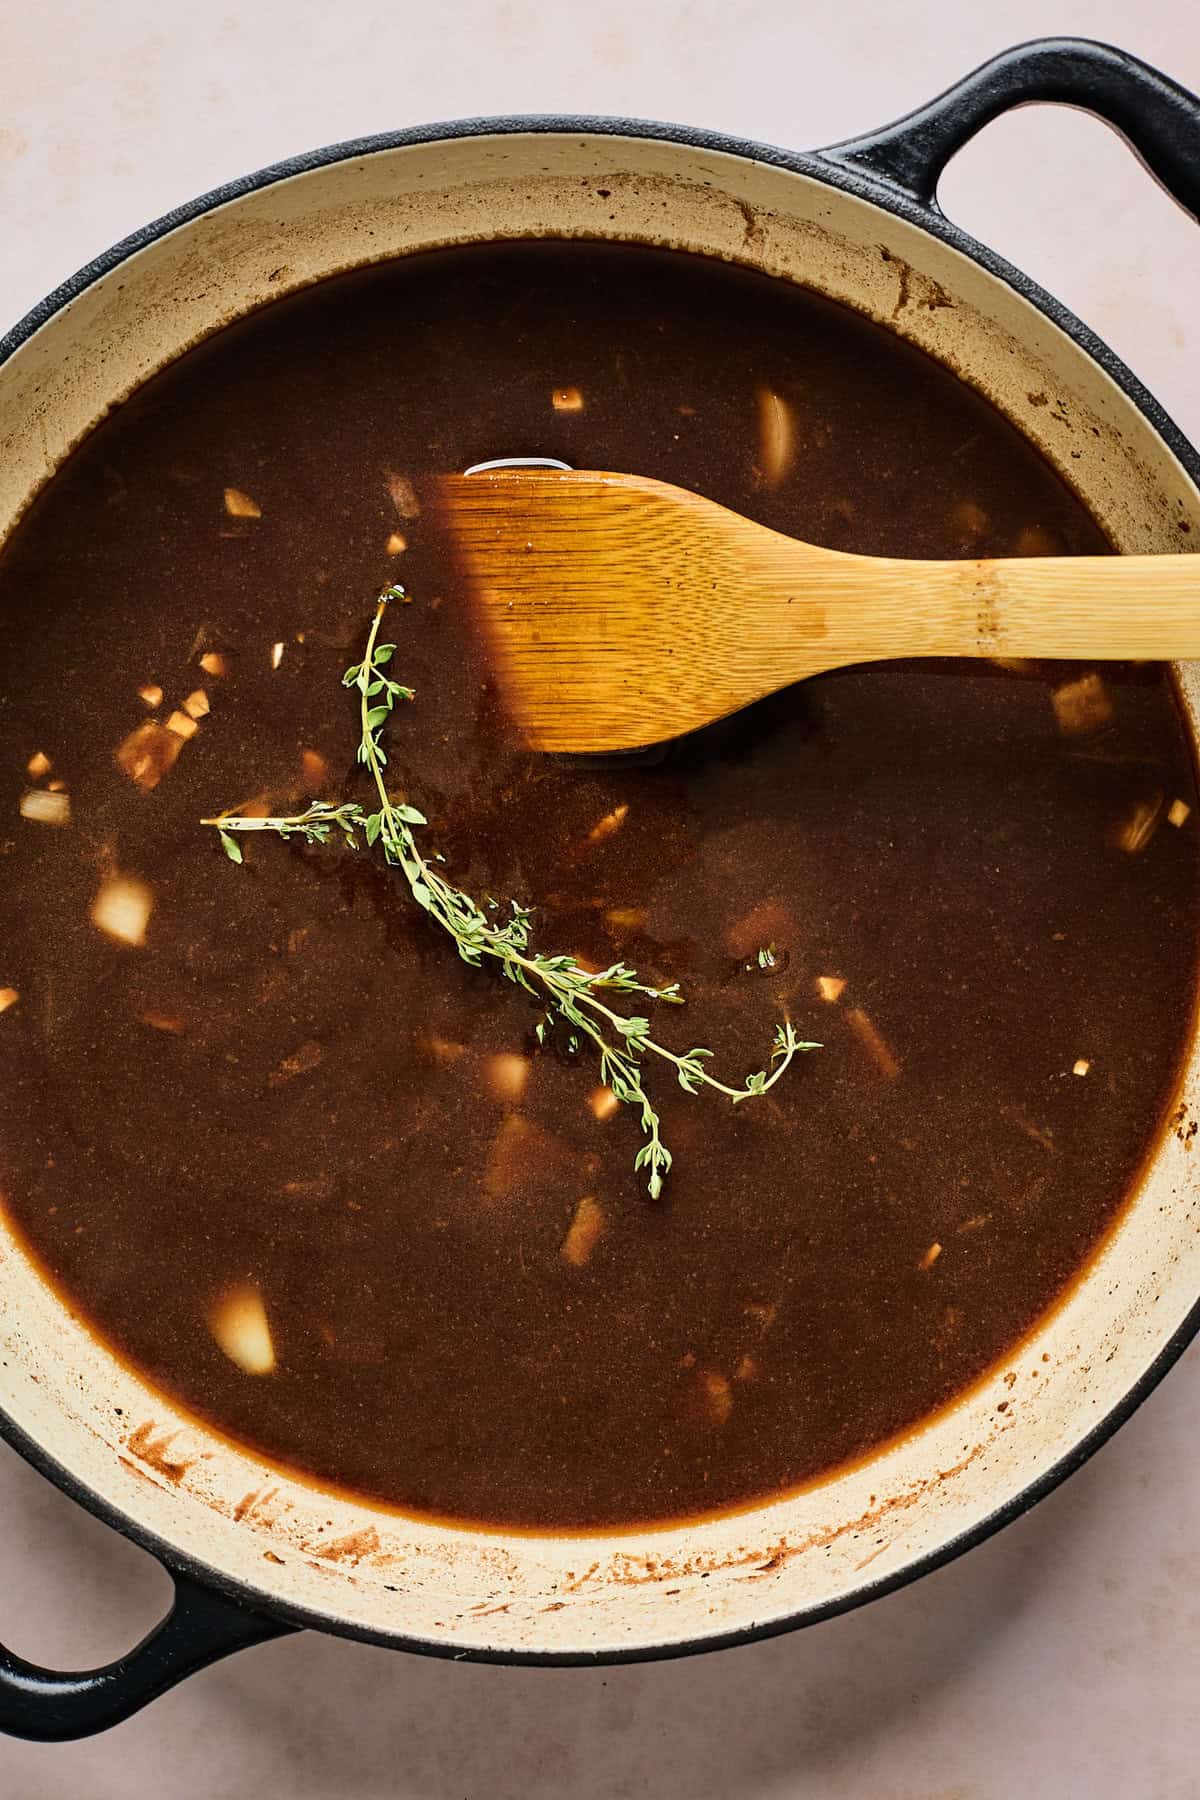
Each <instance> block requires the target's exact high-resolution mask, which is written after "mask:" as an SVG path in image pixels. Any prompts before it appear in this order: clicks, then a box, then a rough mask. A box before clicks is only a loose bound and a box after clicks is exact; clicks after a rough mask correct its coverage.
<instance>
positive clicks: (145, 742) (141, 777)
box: [115, 715, 195, 793]
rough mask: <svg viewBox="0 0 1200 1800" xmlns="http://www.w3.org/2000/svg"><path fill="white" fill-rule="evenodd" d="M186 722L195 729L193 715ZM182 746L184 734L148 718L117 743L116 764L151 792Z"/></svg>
mask: <svg viewBox="0 0 1200 1800" xmlns="http://www.w3.org/2000/svg"><path fill="white" fill-rule="evenodd" d="M183 716H185V717H186V715H183ZM187 723H188V724H189V725H190V726H191V727H192V730H195V726H194V725H193V724H192V721H191V720H190V719H188V720H187ZM182 748H183V737H182V736H181V735H180V734H179V733H178V732H174V731H168V730H167V728H166V726H165V725H160V724H158V723H157V721H156V720H154V719H147V720H146V722H145V724H144V725H139V726H138V727H137V729H136V730H135V731H131V732H130V734H129V736H128V737H127V738H125V739H123V740H122V742H121V743H119V744H118V745H117V748H116V752H115V756H116V763H117V767H118V768H119V769H123V770H124V771H125V773H126V775H128V777H129V779H130V781H133V782H136V784H137V786H138V787H140V788H143V789H145V791H146V792H147V793H149V791H150V789H151V788H156V787H157V786H158V784H159V782H160V781H161V780H162V778H163V776H164V775H165V774H166V772H167V770H168V769H170V768H171V767H172V766H173V765H174V762H175V759H176V757H177V756H178V755H179V752H180V750H181V749H182Z"/></svg>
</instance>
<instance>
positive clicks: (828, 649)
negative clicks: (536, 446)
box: [434, 469, 1200, 752]
mask: <svg viewBox="0 0 1200 1800" xmlns="http://www.w3.org/2000/svg"><path fill="white" fill-rule="evenodd" d="M434 492H435V503H436V505H437V507H438V509H439V510H440V512H441V515H442V517H443V519H444V520H445V522H446V523H447V524H448V525H449V527H450V529H451V531H452V534H453V538H454V541H455V546H456V549H457V553H458V555H459V557H460V558H461V561H462V566H463V571H464V573H465V576H466V579H467V582H468V584H469V587H470V590H471V592H472V594H473V597H474V598H475V600H476V601H477V603H478V605H479V607H480V609H481V612H482V616H483V619H484V621H485V628H486V631H487V634H488V636H489V638H490V640H491V644H492V647H493V650H494V654H495V659H496V664H497V668H498V671H499V675H500V680H501V683H502V686H503V690H504V697H505V699H506V701H507V704H508V708H509V711H510V714H511V716H512V719H513V721H514V724H515V726H516V728H517V731H518V733H519V734H520V736H521V738H522V740H523V741H524V742H525V743H526V744H527V745H528V746H529V747H531V748H534V749H538V750H555V751H576V752H579V751H604V750H628V749H635V748H640V747H642V746H644V745H646V744H654V743H659V742H661V741H662V740H663V739H664V738H671V737H677V736H678V735H680V734H681V733H682V732H686V731H694V730H695V729H696V728H697V726H700V725H707V724H709V723H710V722H711V721H712V720H713V719H719V718H722V717H724V716H725V714H727V713H731V712H734V711H736V710H737V709H738V708H739V707H742V706H746V705H748V704H749V703H750V701H752V700H758V699H760V698H761V697H762V695H764V694H768V693H771V692H773V691H774V690H775V689H776V688H781V687H785V686H786V685H788V683H790V682H793V681H799V680H801V679H802V678H803V677H805V676H807V675H816V674H819V673H821V672H822V671H824V670H826V669H836V668H840V667H842V666H844V665H846V664H850V663H863V662H877V661H879V660H880V659H882V658H884V657H892V656H1003V657H1072V658H1075V657H1082V658H1086V659H1087V660H1089V661H1091V660H1093V659H1096V658H1110V657H1134V658H1147V659H1149V658H1171V659H1174V658H1180V657H1193V656H1200V561H1194V560H1193V559H1192V557H1190V556H1171V555H1166V556H1064V557H1052V556H1038V557H1019V558H1015V559H1013V560H1012V561H986V562H916V561H903V560H900V559H897V558H893V557H882V556H850V555H846V554H845V553H844V552H842V551H838V550H822V549H820V548H819V547H818V546H817V545H815V544H805V543H802V542H800V541H799V539H796V538H788V537H783V536H781V534H780V533H779V532H776V531H769V530H767V528H766V527H765V526H762V525H755V524H753V523H752V522H751V521H750V520H749V519H743V518H741V517H739V515H738V514H736V513H732V512H728V511H727V510H726V509H725V508H724V507H722V506H716V505H714V504H713V503H712V501H710V500H704V499H702V498H701V497H700V496H699V495H698V494H692V493H687V492H685V491H684V490H683V489H682V488H675V487H669V486H667V485H666V484H665V483H664V482H661V481H650V480H647V479H646V478H644V477H642V476H638V475H608V474H594V473H586V472H583V471H579V470H570V471H559V470H553V471H550V470H529V469H502V470H500V469H498V470H492V471H489V472H486V473H480V474H475V475H459V476H451V477H446V478H444V479H442V480H440V481H438V482H437V483H436V484H434Z"/></svg>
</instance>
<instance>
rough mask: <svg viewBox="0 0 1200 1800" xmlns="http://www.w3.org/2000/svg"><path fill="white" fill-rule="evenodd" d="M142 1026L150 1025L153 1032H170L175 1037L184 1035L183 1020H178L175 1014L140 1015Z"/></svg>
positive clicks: (148, 1013) (149, 1013)
mask: <svg viewBox="0 0 1200 1800" xmlns="http://www.w3.org/2000/svg"><path fill="white" fill-rule="evenodd" d="M138 1019H139V1022H140V1023H141V1024H142V1025H148V1026H149V1027H150V1029H151V1031H169V1032H170V1033H171V1035H172V1036H173V1037H180V1036H182V1034H183V1029H184V1025H183V1020H182V1019H177V1018H176V1017H175V1016H174V1014H173V1013H160V1012H144V1013H139V1015H138Z"/></svg>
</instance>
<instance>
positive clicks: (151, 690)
mask: <svg viewBox="0 0 1200 1800" xmlns="http://www.w3.org/2000/svg"><path fill="white" fill-rule="evenodd" d="M138 699H139V700H144V701H145V703H146V705H147V706H148V707H149V708H150V710H151V712H153V711H154V708H155V707H156V706H161V705H162V703H163V691H162V689H161V688H160V687H159V685H158V683H157V682H156V681H148V682H147V683H146V685H145V687H140V688H139V689H138Z"/></svg>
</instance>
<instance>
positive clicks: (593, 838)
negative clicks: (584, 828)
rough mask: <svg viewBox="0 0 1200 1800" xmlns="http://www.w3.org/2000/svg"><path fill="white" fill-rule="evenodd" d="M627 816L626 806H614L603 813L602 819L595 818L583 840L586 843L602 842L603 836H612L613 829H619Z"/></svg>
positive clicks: (627, 809)
mask: <svg viewBox="0 0 1200 1800" xmlns="http://www.w3.org/2000/svg"><path fill="white" fill-rule="evenodd" d="M628 817H629V808H628V806H626V805H621V806H614V807H613V809H612V811H611V812H608V813H605V815H604V817H603V818H602V819H597V820H596V823H595V824H594V825H593V826H592V829H591V830H590V831H589V832H588V834H587V837H586V838H585V839H584V842H585V843H588V844H602V843H603V842H604V840H605V838H609V837H611V836H612V834H613V832H614V831H620V829H621V827H622V825H623V824H624V823H625V821H626V819H627V818H628Z"/></svg>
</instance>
